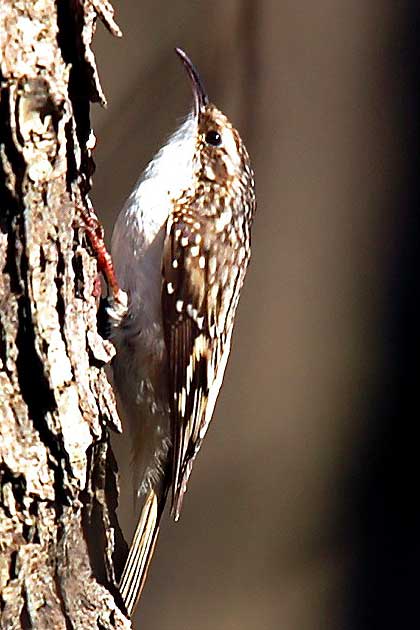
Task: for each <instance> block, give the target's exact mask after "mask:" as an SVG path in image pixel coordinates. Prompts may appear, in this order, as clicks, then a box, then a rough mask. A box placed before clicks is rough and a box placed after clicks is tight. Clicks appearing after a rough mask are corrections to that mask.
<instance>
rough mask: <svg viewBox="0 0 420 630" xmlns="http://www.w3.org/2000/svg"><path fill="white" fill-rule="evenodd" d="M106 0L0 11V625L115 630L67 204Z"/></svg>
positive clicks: (83, 178)
mask: <svg viewBox="0 0 420 630" xmlns="http://www.w3.org/2000/svg"><path fill="white" fill-rule="evenodd" d="M97 16H99V17H100V18H101V19H102V21H103V22H104V23H105V24H106V26H107V27H108V28H109V30H111V31H112V32H113V33H114V34H116V35H118V34H119V31H118V27H117V26H116V25H115V23H114V22H113V17H112V7H111V6H110V5H109V4H108V2H107V0H95V1H93V0H92V1H91V2H88V1H87V0H86V1H85V2H83V1H82V0H59V1H58V2H54V1H53V0H37V1H33V0H21V1H17V0H15V1H12V0H9V1H7V0H3V2H2V3H1V8H0V37H1V40H0V47H1V75H0V79H1V101H0V107H1V111H0V262H1V269H2V273H1V275H0V408H1V425H0V426H1V428H0V485H1V488H0V627H1V628H5V629H6V628H7V629H9V628H16V629H18V628H25V629H26V628H37V629H38V628H39V629H42V630H45V629H47V628H57V629H59V628H60V629H61V628H63V629H67V630H69V629H71V628H75V629H78V628H101V629H104V628H119V629H123V628H124V629H127V628H129V627H131V626H130V624H129V622H128V621H127V620H126V618H125V616H124V615H123V613H122V612H121V610H120V609H119V606H118V592H117V589H116V586H115V577H114V569H113V553H114V547H115V538H116V534H118V535H119V530H118V526H117V524H116V521H115V507H116V496H117V493H116V474H115V467H114V466H113V459H112V453H111V451H110V448H109V441H108V433H107V427H112V428H113V429H119V420H118V417H117V414H116V409H115V404H114V398H113V394H112V391H111V389H110V387H109V385H108V382H107V380H106V376H105V373H104V364H105V363H107V362H108V361H109V360H110V358H111V356H112V348H111V346H110V345H108V343H107V342H105V341H103V339H102V338H101V337H100V336H99V335H98V333H97V329H96V310H97V308H96V306H97V305H96V300H95V297H94V296H93V292H94V284H95V277H96V274H97V268H96V261H95V259H94V258H93V257H92V255H91V251H90V248H89V243H88V242H87V241H86V238H85V235H84V230H83V227H82V221H81V219H80V217H79V214H78V208H79V207H80V206H85V207H89V200H88V199H87V193H88V191H89V188H90V177H91V175H92V173H93V161H92V158H91V149H92V148H93V144H94V137H93V134H92V133H91V129H90V121H89V101H102V102H104V96H103V93H102V91H101V88H100V85H99V80H98V75H97V71H96V68H95V60H94V57H93V54H92V52H91V50H90V42H91V39H92V35H93V33H94V30H95V21H96V18H97Z"/></svg>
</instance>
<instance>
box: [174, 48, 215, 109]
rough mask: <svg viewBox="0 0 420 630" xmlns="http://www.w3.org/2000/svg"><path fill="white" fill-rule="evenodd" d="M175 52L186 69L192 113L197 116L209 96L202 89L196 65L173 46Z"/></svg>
mask: <svg viewBox="0 0 420 630" xmlns="http://www.w3.org/2000/svg"><path fill="white" fill-rule="evenodd" d="M175 52H176V54H177V55H178V56H179V57H180V59H181V61H182V63H183V64H184V66H185V69H186V71H187V72H188V76H189V77H190V79H191V83H192V91H193V95H194V113H195V115H196V116H198V114H199V113H200V112H201V111H202V110H203V109H204V108H205V107H206V105H208V103H209V97H208V96H207V93H206V91H205V89H204V86H203V82H202V80H201V78H200V75H199V74H198V72H197V69H196V67H195V66H194V64H193V62H192V61H191V59H190V58H189V57H188V55H187V54H186V53H185V52H184V51H183V50H182V48H175Z"/></svg>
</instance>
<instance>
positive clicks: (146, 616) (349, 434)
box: [93, 0, 420, 630]
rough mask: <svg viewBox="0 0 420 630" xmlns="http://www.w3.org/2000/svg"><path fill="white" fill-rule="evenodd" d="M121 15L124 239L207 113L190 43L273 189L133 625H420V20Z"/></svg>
mask: <svg viewBox="0 0 420 630" xmlns="http://www.w3.org/2000/svg"><path fill="white" fill-rule="evenodd" d="M114 6H115V9H116V17H117V21H118V22H119V24H120V26H121V28H122V30H123V32H124V39H123V40H120V41H119V40H115V39H112V38H111V37H110V36H109V35H108V34H107V33H105V31H104V29H103V28H102V27H101V26H99V28H98V36H97V38H96V52H97V56H98V62H99V68H100V72H101V77H102V82H103V85H104V88H105V92H106V94H107V96H108V99H109V107H108V109H107V110H106V111H105V110H100V109H99V108H98V107H97V108H95V111H94V125H95V130H96V134H97V136H98V148H97V150H96V162H97V173H96V176H95V180H94V190H93V198H94V202H95V205H96V208H97V210H98V213H99V215H100V216H102V217H103V218H104V220H105V223H106V228H107V233H108V235H110V234H111V230H112V223H113V221H114V219H115V217H116V215H117V213H118V211H119V209H120V208H121V206H122V204H123V202H124V199H125V197H126V196H127V195H128V193H129V191H130V189H131V187H132V186H133V184H134V182H135V180H136V179H137V177H138V176H139V174H140V172H141V171H142V170H143V168H144V167H145V165H146V164H147V162H148V160H149V159H150V158H151V157H152V155H153V153H154V152H155V151H156V149H157V148H158V147H159V146H160V144H161V143H162V141H163V140H164V138H165V137H166V136H167V135H168V134H169V133H170V132H171V131H172V130H173V129H174V128H175V127H176V125H177V124H178V123H179V120H180V118H181V117H182V116H184V115H185V114H186V112H187V111H188V108H189V107H190V103H191V95H190V87H189V83H188V80H187V77H186V75H185V72H184V70H183V69H182V67H181V64H180V63H179V60H178V59H177V58H176V56H175V55H174V53H173V48H174V46H175V45H179V46H182V47H184V48H185V49H186V50H187V52H188V53H189V54H190V55H191V57H192V59H193V61H194V62H195V63H196V65H197V67H198V68H199V70H200V72H201V74H202V76H203V79H204V83H205V85H206V87H207V89H208V92H209V94H210V97H211V100H213V101H214V102H215V103H216V104H217V105H218V106H219V107H220V108H221V109H223V110H224V111H225V112H226V113H227V114H228V115H229V116H230V118H231V120H232V121H234V123H235V125H236V126H237V127H238V128H239V129H240V131H241V134H242V137H243V138H244V139H245V141H246V143H247V146H248V149H249V151H250V154H251V156H252V157H253V164H254V167H255V171H256V179H257V187H258V190H257V193H258V214H257V217H256V222H255V228H254V232H253V260H252V265H251V268H250V271H249V274H248V277H247V282H246V287H245V290H244V292H243V296H242V300H241V303H240V308H239V317H238V321H237V326H236V332H235V336H234V344H233V351H232V355H231V360H230V364H229V367H228V371H227V376H226V378H225V384H224V387H223V390H222V394H221V396H220V399H219V404H218V406H217V410H216V414H215V418H214V422H213V425H212V428H211V430H210V432H209V435H208V437H207V441H206V444H205V447H204V448H203V450H202V453H201V455H200V457H199V461H198V462H197V464H196V466H195V470H194V474H193V476H192V481H191V483H190V491H189V492H188V495H187V497H186V501H185V504H184V506H185V507H184V511H183V514H182V518H181V521H180V523H179V524H178V525H176V526H175V525H174V524H173V523H172V522H171V521H170V520H169V519H168V517H166V518H164V523H163V528H162V532H161V536H160V540H159V543H158V547H157V552H156V554H155V558H154V562H153V564H152V568H151V571H150V576H149V580H148V584H147V586H146V589H145V591H144V595H143V599H142V603H141V606H140V609H139V612H138V615H137V620H138V621H137V625H138V627H139V628H140V627H141V628H142V630H151V629H152V628H159V630H186V629H190V628H200V630H216V629H217V630H277V629H278V628H282V629H284V630H315V629H316V630H318V629H325V628H334V629H338V630H359V629H368V628H369V629H376V628H378V630H379V628H380V629H381V630H386V629H388V628H390V629H391V628H392V629H393V630H395V629H396V628H404V627H406V626H409V627H412V628H415V627H420V623H419V613H418V610H417V605H416V601H417V599H418V594H417V593H418V591H419V589H420V577H419V574H418V569H417V567H418V564H419V560H420V550H419V542H418V541H419V537H420V515H419V507H418V504H419V499H418V494H419V492H418V487H419V479H420V474H419V471H418V448H419V447H418V445H417V432H416V425H417V423H418V407H419V400H418V394H417V392H418V389H419V387H418V378H419V374H420V366H419V361H418V360H417V357H418V356H419V330H418V329H419V323H418V322H419V317H418V315H419V300H418V297H419V289H418V286H419V282H418V278H417V276H418V262H419V251H418V236H419V233H420V230H419V219H418V207H419V204H418V201H419V191H418V183H417V178H418V175H417V173H418V172H419V171H418V167H419V164H418V156H417V153H418V151H419V148H418V147H419V145H418V140H419V133H418V121H417V118H418V103H419V98H418V92H417V90H418V87H417V84H418V80H419V72H418V67H419V61H420V60H419V55H418V51H417V48H416V37H418V33H419V32H420V28H419V27H420V23H419V9H417V8H416V3H404V2H403V3H387V2H366V0H347V2H346V1H341V0H340V1H337V0H335V1H332V0H319V1H318V2H309V1H307V0H306V1H305V0H304V1H303V2H292V1H290V0H264V1H262V2H257V1H256V0H253V1H252V0H243V1H242V2H241V1H240V0H214V1H212V2H210V1H209V0H207V1H204V0H196V1H191V0H174V1H173V2H159V1H158V0H154V1H153V2H152V1H150V0H141V1H138V2H137V1H131V2H130V1H129V0H126V1H125V2H123V1H122V0H121V1H118V2H117V1H115V2H114ZM124 448H125V447H124V443H123V442H121V441H119V442H118V443H117V453H118V455H119V460H120V462H123V463H124V464H126V463H127V461H128V455H127V453H124ZM123 473H124V475H125V477H124V478H123V490H124V492H123V514H122V521H123V525H125V527H126V528H129V527H130V519H131V518H132V515H131V508H130V499H129V495H130V492H129V475H128V473H127V466H126V465H125V466H123ZM131 526H132V525H131Z"/></svg>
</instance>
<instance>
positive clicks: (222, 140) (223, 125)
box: [175, 48, 249, 185]
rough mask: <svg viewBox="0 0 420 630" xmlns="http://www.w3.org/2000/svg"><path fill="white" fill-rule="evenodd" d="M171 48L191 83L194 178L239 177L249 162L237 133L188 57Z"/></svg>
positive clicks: (220, 179)
mask: <svg viewBox="0 0 420 630" xmlns="http://www.w3.org/2000/svg"><path fill="white" fill-rule="evenodd" d="M175 50H176V53H177V54H178V55H179V57H180V58H181V60H182V63H183V64H184V67H185V69H186V71H187V73H188V76H189V78H190V80H191V85H192V91H193V97H194V109H193V117H194V119H195V122H196V126H195V132H196V144H195V155H196V158H197V159H196V160H195V164H196V169H197V175H198V178H199V179H200V180H207V181H208V182H215V183H218V184H221V185H223V184H227V183H229V182H232V181H234V180H235V179H236V180H238V181H240V180H242V179H243V176H244V171H246V170H247V166H248V165H249V157H248V153H247V151H246V148H245V146H244V144H243V142H242V140H241V137H240V135H239V133H238V132H237V130H236V129H235V128H234V127H233V126H232V124H231V123H230V121H229V119H228V118H227V117H226V116H225V114H223V113H222V112H221V111H220V110H219V109H217V107H215V106H214V105H213V104H212V103H211V102H210V101H209V98H208V96H207V93H206V91H205V89H204V86H203V82H202V80H201V78H200V75H199V74H198V72H197V69H196V68H195V66H194V65H193V63H192V62H191V60H190V58H189V57H188V56H187V55H186V53H185V52H184V51H183V50H181V49H180V48H176V49H175Z"/></svg>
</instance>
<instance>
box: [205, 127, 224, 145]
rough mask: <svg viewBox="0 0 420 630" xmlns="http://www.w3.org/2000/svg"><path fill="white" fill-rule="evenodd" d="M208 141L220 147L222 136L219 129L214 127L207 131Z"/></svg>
mask: <svg viewBox="0 0 420 630" xmlns="http://www.w3.org/2000/svg"><path fill="white" fill-rule="evenodd" d="M205 140H206V143H207V144H211V146H212V147H218V146H219V145H221V144H222V136H221V135H220V133H219V132H218V131H215V130H214V129H212V130H211V131H208V132H207V133H206V138H205Z"/></svg>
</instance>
